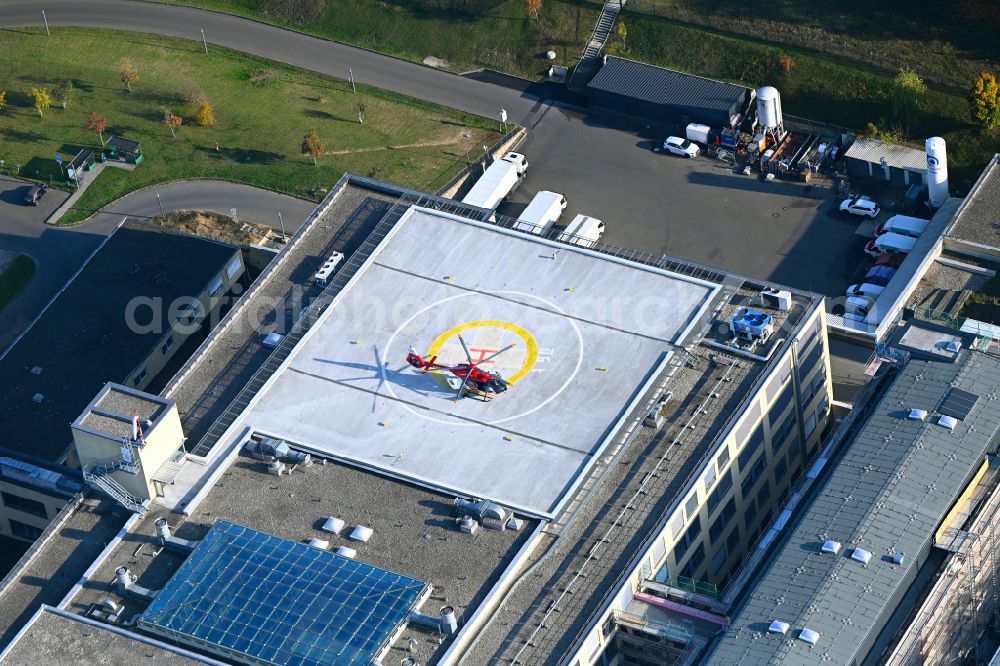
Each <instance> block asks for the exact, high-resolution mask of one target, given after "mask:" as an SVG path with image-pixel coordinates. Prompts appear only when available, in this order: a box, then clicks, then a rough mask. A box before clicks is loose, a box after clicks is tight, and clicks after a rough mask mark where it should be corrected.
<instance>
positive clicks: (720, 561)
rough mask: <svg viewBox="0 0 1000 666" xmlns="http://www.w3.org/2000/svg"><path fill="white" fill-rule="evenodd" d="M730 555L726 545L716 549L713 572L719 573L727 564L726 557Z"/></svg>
mask: <svg viewBox="0 0 1000 666" xmlns="http://www.w3.org/2000/svg"><path fill="white" fill-rule="evenodd" d="M728 555H729V551H728V550H727V549H726V546H725V545H723V546H722V547H721V548H719V550H717V551H715V555H714V556H713V557H712V573H719V570H720V569H722V567H724V566H726V557H727V556H728Z"/></svg>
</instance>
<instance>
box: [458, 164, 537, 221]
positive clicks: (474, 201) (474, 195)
mask: <svg viewBox="0 0 1000 666" xmlns="http://www.w3.org/2000/svg"><path fill="white" fill-rule="evenodd" d="M527 170H528V160H527V159H525V157H524V155H522V154H520V153H507V154H506V155H504V156H503V157H501V158H500V159H498V160H497V161H495V162H494V163H493V164H491V165H489V166H488V167H486V171H485V173H483V175H482V176H480V178H479V180H477V181H476V184H475V185H473V186H472V189H471V190H469V193H468V194H466V195H465V196H464V197H463V198H462V203H464V204H469V205H470V206H476V207H478V208H485V209H486V210H496V208H497V206H499V205H500V202H501V201H503V200H504V198H506V196H507V195H508V194H510V193H511V190H513V189H514V187H515V186H516V185H517V183H518V181H519V180H520V179H521V176H523V175H524V173H525V172H526V171H527Z"/></svg>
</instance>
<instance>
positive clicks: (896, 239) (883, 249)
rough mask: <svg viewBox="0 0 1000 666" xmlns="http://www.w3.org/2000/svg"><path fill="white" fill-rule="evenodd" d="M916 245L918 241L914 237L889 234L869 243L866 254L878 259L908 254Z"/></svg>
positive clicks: (866, 246)
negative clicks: (890, 255) (891, 255)
mask: <svg viewBox="0 0 1000 666" xmlns="http://www.w3.org/2000/svg"><path fill="white" fill-rule="evenodd" d="M916 244H917V239H916V238H914V237H913V236H904V235H903V234H894V233H892V232H889V233H885V234H882V235H881V236H878V237H877V238H875V240H870V241H868V244H867V245H865V252H866V253H867V254H869V255H871V256H873V257H876V258H878V257H881V256H882V255H883V254H889V253H898V254H906V253H908V252H909V251H910V250H912V249H913V246H914V245H916Z"/></svg>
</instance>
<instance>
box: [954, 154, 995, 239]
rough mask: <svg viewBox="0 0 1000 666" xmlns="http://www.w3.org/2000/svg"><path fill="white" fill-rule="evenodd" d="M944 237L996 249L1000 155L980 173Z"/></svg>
mask: <svg viewBox="0 0 1000 666" xmlns="http://www.w3.org/2000/svg"><path fill="white" fill-rule="evenodd" d="M947 234H948V236H952V237H955V238H960V239H962V240H968V241H972V242H973V243H980V244H982V245H988V246H990V247H998V248H1000V155H994V156H993V159H992V160H991V161H990V163H989V164H988V165H987V167H986V169H984V170H983V173H982V175H981V176H980V177H979V181H978V183H977V186H976V187H974V188H973V190H972V191H971V192H969V194H968V196H967V197H966V198H965V204H964V206H963V208H962V209H961V211H959V214H958V216H957V217H956V218H955V221H954V222H953V223H952V225H951V228H950V229H948V230H947Z"/></svg>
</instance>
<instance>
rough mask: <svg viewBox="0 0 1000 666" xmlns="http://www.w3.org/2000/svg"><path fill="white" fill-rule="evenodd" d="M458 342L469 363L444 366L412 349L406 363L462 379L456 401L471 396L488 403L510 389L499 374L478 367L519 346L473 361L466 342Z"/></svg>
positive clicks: (459, 337) (507, 347)
mask: <svg viewBox="0 0 1000 666" xmlns="http://www.w3.org/2000/svg"><path fill="white" fill-rule="evenodd" d="M458 341H459V342H461V343H462V350H463V351H465V358H466V359H468V363H459V364H458V365H442V364H440V363H438V362H437V358H438V357H437V356H432V357H431V358H430V359H425V358H424V357H423V356H421V355H420V354H418V353H417V352H416V350H415V349H413V348H412V347H411V348H410V353H408V354H407V355H406V362H407V363H409V364H410V365H412V366H413V367H414V368H417V369H418V370H420V371H421V372H422V373H425V374H426V373H427V371H428V370H444V371H446V372H450V373H451V374H453V375H455V376H456V377H458V378H459V379H461V380H462V384H461V385H460V386H459V387H458V393H457V394H456V396H455V399H456V400H458V399H459V398H461V397H462V396H464V395H470V396H473V397H476V398H479V399H481V400H483V401H486V402H488V401H490V400H492V399H493V398H495V397H496V395H497V394H498V393H503V392H504V391H506V390H507V389H508V388H510V383H509V382H507V380H505V379H504V378H503V377H501V376H500V373H499V372H496V371H493V372H487V371H485V370H480V369H479V368H478V367H477V366H480V365H482V364H484V363H489V362H490V361H492V360H493V359H495V358H496V357H497V356H499V355H500V354H502V353H504V352H505V351H508V350H510V349H511V348H513V347H515V346H517V345H516V344H512V345H508V346H506V347H504V348H503V349H501V350H500V351H498V352H494V353H492V354H490V355H489V356H487V357H485V358H482V359H480V360H478V361H473V360H472V354H471V353H470V352H469V347H468V345H466V344H465V340H463V339H462V336H461V335H460V336H458Z"/></svg>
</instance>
